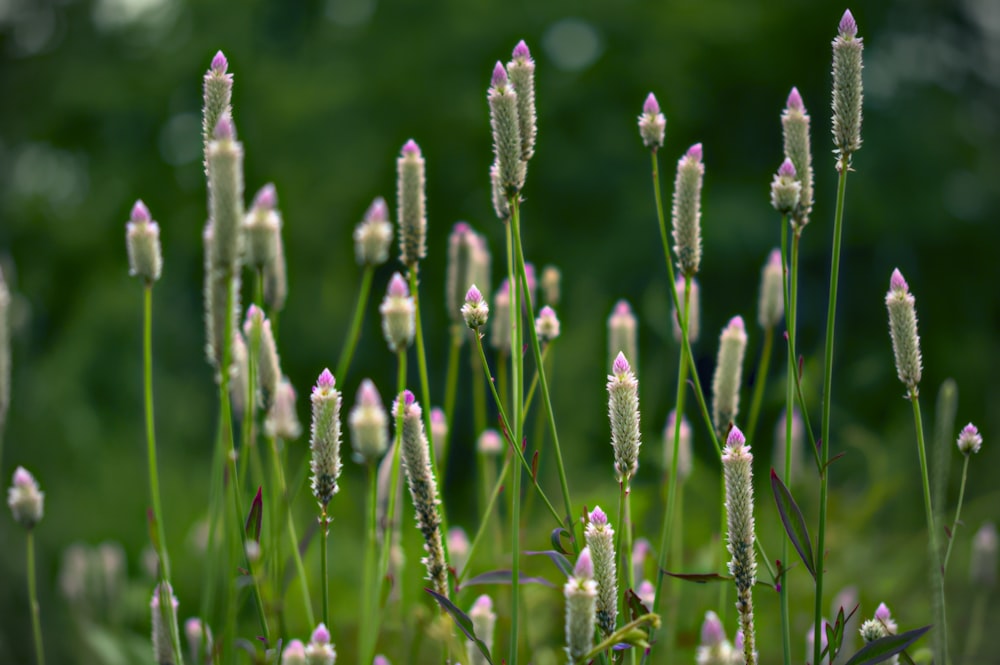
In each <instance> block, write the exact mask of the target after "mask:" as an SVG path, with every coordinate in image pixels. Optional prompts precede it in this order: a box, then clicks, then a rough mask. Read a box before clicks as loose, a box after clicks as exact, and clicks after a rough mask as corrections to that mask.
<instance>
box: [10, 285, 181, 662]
mask: <svg viewBox="0 0 1000 665" xmlns="http://www.w3.org/2000/svg"><path fill="white" fill-rule="evenodd" d="M142 311H143V316H142V375H143V382H142V383H143V397H144V399H143V402H144V403H145V412H146V459H147V462H148V465H149V493H150V496H151V499H152V502H153V519H154V521H155V522H156V543H155V545H156V555H157V557H159V559H160V566H159V568H160V582H161V583H164V584H169V583H170V560H169V558H168V557H167V539H166V535H165V534H166V532H165V530H164V528H163V507H162V504H161V503H160V474H159V472H158V470H157V464H156V427H155V424H154V423H155V420H154V417H153V283H152V282H147V283H146V285H145V288H144V289H143V308H142ZM30 538H31V535H30V532H29V539H30ZM29 546H30V547H32V548H33V547H34V545H33V542H32V541H31V540H29ZM33 558H34V557H33V556H32V559H33ZM33 565H34V563H32V566H33ZM32 584H34V583H33V582H32ZM161 605H162V611H163V617H164V619H166V624H167V627H168V628H169V630H170V635H171V640H170V646H171V649H172V650H173V652H174V658H175V659H176V660H177V662H178V663H179V662H181V660H180V659H181V645H180V638H179V637H178V634H177V630H176V628H177V627H176V626H175V625H174V623H175V621H176V619H175V617H174V615H173V612H170V611H169V604H168V603H162V604H161ZM32 609H33V611H36V608H34V607H33V608H32ZM40 635H41V632H40V631H39V637H38V640H39V645H38V649H39V652H38V654H39V656H41V650H40V649H41V643H40V640H41V638H40ZM39 662H41V659H39Z"/></svg>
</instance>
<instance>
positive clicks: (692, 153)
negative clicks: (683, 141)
mask: <svg viewBox="0 0 1000 665" xmlns="http://www.w3.org/2000/svg"><path fill="white" fill-rule="evenodd" d="M684 154H685V155H687V156H688V157H689V158H691V159H693V160H694V161H696V162H700V161H701V160H702V157H703V154H702V147H701V144H700V143H695V144H694V145H693V146H691V147H690V148H688V151H687V152H686V153H684Z"/></svg>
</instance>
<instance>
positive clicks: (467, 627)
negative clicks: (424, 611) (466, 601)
mask: <svg viewBox="0 0 1000 665" xmlns="http://www.w3.org/2000/svg"><path fill="white" fill-rule="evenodd" d="M424 591H426V592H427V593H429V594H430V595H431V596H433V597H434V600H436V601H437V602H438V605H440V606H441V609H443V610H444V611H445V612H447V613H448V614H450V615H451V618H452V619H454V620H455V625H456V626H458V629H459V630H461V631H462V632H463V633H465V636H466V637H468V638H469V639H470V640H472V641H473V642H474V643H475V645H476V648H477V649H479V653H481V654H483V657H484V658H485V659H486V662H487V663H489V664H490V665H493V659H492V658H491V657H490V650H489V649H487V648H486V645H485V644H483V641H482V640H481V639H479V638H478V637H476V631H475V630H474V629H473V628H472V619H470V618H469V615H468V614H466V613H465V612H463V611H462V610H460V609H458V608H457V607H456V606H455V604H454V603H452V602H451V601H450V600H448V599H447V598H445V597H444V596H442V595H441V594H439V593H437V592H435V591H434V590H433V589H426V588H425V589H424Z"/></svg>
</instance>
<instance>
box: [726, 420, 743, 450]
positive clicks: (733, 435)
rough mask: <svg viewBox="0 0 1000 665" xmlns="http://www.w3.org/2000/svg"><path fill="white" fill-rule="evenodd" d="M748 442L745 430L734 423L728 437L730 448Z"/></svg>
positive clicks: (727, 441) (727, 443)
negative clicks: (742, 430) (744, 433)
mask: <svg viewBox="0 0 1000 665" xmlns="http://www.w3.org/2000/svg"><path fill="white" fill-rule="evenodd" d="M746 442H747V439H746V437H745V436H743V432H741V431H740V428H739V427H736V426H735V425H733V427H732V429H730V430H729V436H728V437H726V446H728V447H730V448H737V447H741V446H743V445H744V444H745V443H746Z"/></svg>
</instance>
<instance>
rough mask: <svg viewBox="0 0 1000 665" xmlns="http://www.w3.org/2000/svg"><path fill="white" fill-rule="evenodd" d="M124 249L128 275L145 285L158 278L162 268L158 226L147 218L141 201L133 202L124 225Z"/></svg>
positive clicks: (145, 209) (147, 212)
mask: <svg viewBox="0 0 1000 665" xmlns="http://www.w3.org/2000/svg"><path fill="white" fill-rule="evenodd" d="M125 248H126V249H127V250H128V266H129V270H128V274H130V275H135V276H138V277H141V278H142V279H143V280H145V282H146V284H152V283H153V282H155V281H156V280H158V279H159V278H160V271H161V269H162V268H163V257H162V255H161V254H160V226H159V225H158V224H157V223H156V222H154V221H153V220H152V218H151V217H150V216H149V210H148V209H147V208H146V206H145V204H144V203H143V202H142V201H136V202H135V205H134V206H133V207H132V214H131V215H130V216H129V221H128V223H127V224H126V225H125Z"/></svg>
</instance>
